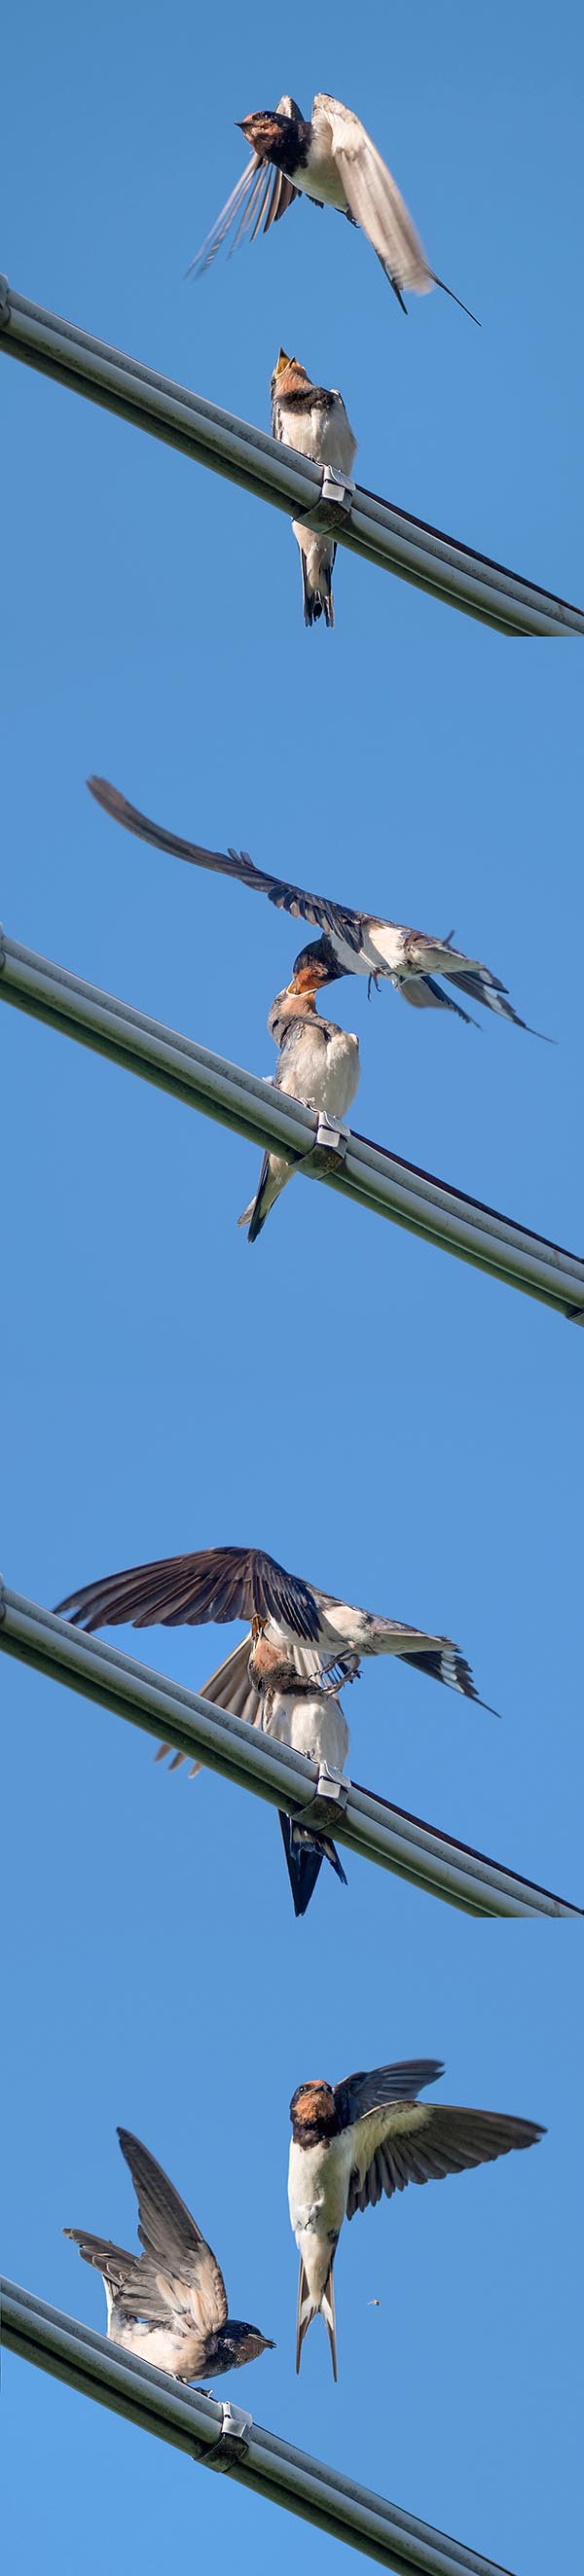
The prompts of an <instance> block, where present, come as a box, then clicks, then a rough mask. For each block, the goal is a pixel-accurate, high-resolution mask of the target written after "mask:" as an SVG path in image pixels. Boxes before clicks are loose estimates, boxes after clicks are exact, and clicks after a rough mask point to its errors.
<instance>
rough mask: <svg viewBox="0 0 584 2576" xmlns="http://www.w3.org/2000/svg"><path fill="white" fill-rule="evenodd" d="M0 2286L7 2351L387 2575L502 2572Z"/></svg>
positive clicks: (21, 2293) (23, 2293) (247, 2418)
mask: <svg viewBox="0 0 584 2576" xmlns="http://www.w3.org/2000/svg"><path fill="white" fill-rule="evenodd" d="M0 2294H1V2298H2V2340H3V2342H4V2344H5V2345H6V2348H7V2350H8V2351H9V2352H15V2353H18V2354H19V2356H20V2358H21V2359H22V2360H24V2361H29V2362H33V2363H34V2365H35V2366H36V2368H37V2369H39V2370H46V2371H49V2372H50V2374H51V2376H52V2377H53V2378H56V2379H62V2380H65V2381H66V2382H67V2384H68V2386H69V2387H70V2388H75V2389H78V2390H79V2391H80V2392H81V2393H82V2395H83V2396H85V2397H92V2398H93V2399H94V2400H96V2401H97V2404H98V2405H101V2406H108V2407H110V2408H111V2409H112V2410H113V2412H114V2413H115V2414H117V2415H125V2416H126V2417H128V2418H129V2420H130V2422H131V2423H134V2424H139V2425H140V2426H141V2428H142V2430H143V2431H145V2432H148V2433H154V2434H156V2435H157V2436H158V2439H159V2440H160V2441H162V2442H170V2443H171V2444H172V2445H173V2447H174V2449H175V2450H179V2451H187V2452H188V2453H190V2456H191V2457H192V2458H193V2459H194V2460H196V2461H198V2462H201V2463H203V2464H204V2465H205V2466H206V2467H207V2468H210V2469H214V2470H216V2471H217V2470H219V2471H223V2472H225V2471H226V2472H227V2473H228V2474H229V2475H230V2476H231V2477H233V2478H235V2479H237V2480H238V2481H239V2482H240V2483H241V2485H242V2486H247V2487H251V2488H252V2489H253V2490H254V2491H255V2493H256V2494H259V2495H264V2496H267V2497H268V2499H269V2501H270V2502H271V2503H272V2504H278V2505H282V2506H283V2507H284V2510H285V2512H288V2513H294V2514H298V2515H300V2517H301V2519H302V2520H303V2521H304V2522H311V2523H313V2524H315V2525H316V2528H317V2529H318V2530H320V2531H328V2532H330V2533H331V2535H332V2538H333V2539H334V2540H342V2541H345V2542H347V2543H348V2545H349V2547H350V2548H352V2549H359V2550H361V2551H362V2553H363V2555H364V2556H365V2557H366V2558H376V2559H377V2560H378V2562H379V2564H380V2566H382V2567H388V2568H391V2569H392V2570H393V2571H394V2576H508V2571H507V2570H505V2569H503V2568H501V2567H499V2566H495V2564H494V2562H493V2560H492V2559H488V2558H479V2557H478V2555H477V2552H476V2550H474V2549H466V2548H465V2547H464V2545H463V2544H462V2542H460V2541H458V2540H450V2539H449V2538H448V2537H447V2534H446V2533H445V2532H441V2531H434V2530H433V2529H432V2526H431V2524H430V2523H427V2522H419V2521H418V2519H417V2517H416V2516H415V2515H414V2514H409V2513H404V2512H403V2511H402V2510H401V2508H400V2506H399V2505H395V2504H389V2503H388V2502H387V2500H386V2498H385V2496H378V2495H374V2494H372V2492H371V2490H370V2488H368V2487H361V2486H357V2485H356V2484H355V2482H354V2480H353V2479H352V2478H345V2477H342V2476H341V2475H340V2472H339V2470H338V2469H329V2468H327V2467H326V2465H325V2463H324V2461H322V2460H314V2459H311V2457H310V2455H309V2453H307V2452H306V2451H297V2450H296V2448H295V2446H294V2444H293V2443H291V2442H284V2441H282V2440H281V2438H280V2435H279V2434H277V2433H267V2432H265V2431H264V2428H263V2426H262V2425H261V2424H255V2423H254V2420H253V2416H252V2415H249V2414H247V2413H246V2412H245V2411H244V2409H243V2408H241V2407H238V2406H229V2405H225V2404H221V2403H218V2402H217V2401H216V2400H214V2399H213V2398H210V2397H203V2396H202V2395H201V2394H200V2393H199V2391H198V2390H197V2389H191V2388H189V2389H187V2388H183V2387H181V2386H180V2384H179V2382H178V2381H177V2380H173V2379H169V2378H167V2377H166V2375H165V2373H164V2372H163V2371H161V2370H154V2369H153V2367H152V2364H151V2363H149V2362H143V2361H138V2360H136V2359H135V2356H134V2355H133V2354H132V2353H126V2352H123V2351H121V2350H120V2349H119V2348H118V2347H117V2346H116V2345H115V2344H113V2343H109V2342H107V2341H106V2338H105V2336H104V2335H98V2334H94V2333H93V2332H92V2330H91V2328H90V2327H88V2326H82V2325H80V2324H79V2323H78V2321H77V2319H76V2318H74V2317H67V2316H64V2315H63V2313H62V2310H61V2309H59V2308H52V2307H49V2306H48V2304H47V2302H46V2300H44V2299H36V2298H35V2297H34V2296H33V2294H32V2292H31V2291H30V2290H21V2289H19V2288H18V2287H17V2285H16V2283H15V2282H13V2281H7V2280H2V2281H0Z"/></svg>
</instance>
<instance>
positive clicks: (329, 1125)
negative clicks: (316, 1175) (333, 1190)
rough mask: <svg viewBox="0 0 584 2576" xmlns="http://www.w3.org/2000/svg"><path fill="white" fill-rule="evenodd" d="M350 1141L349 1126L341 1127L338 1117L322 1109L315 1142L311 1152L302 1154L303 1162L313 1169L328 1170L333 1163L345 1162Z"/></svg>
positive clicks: (318, 1170) (317, 1170)
mask: <svg viewBox="0 0 584 2576" xmlns="http://www.w3.org/2000/svg"><path fill="white" fill-rule="evenodd" d="M348 1143H349V1129H348V1127H340V1126H339V1122H338V1119H336V1118H328V1117H327V1113H326V1109H321V1110H320V1113H319V1119H318V1126H317V1130H316V1135H315V1139H314V1144H313V1145H312V1146H311V1149H310V1153H309V1154H306V1155H304V1154H303V1155H302V1162H303V1163H304V1165H305V1168H306V1166H307V1165H308V1167H309V1168H310V1170H311V1171H316V1172H326V1170H327V1168H328V1167H330V1164H331V1163H344V1161H345V1157H346V1153H347V1146H348Z"/></svg>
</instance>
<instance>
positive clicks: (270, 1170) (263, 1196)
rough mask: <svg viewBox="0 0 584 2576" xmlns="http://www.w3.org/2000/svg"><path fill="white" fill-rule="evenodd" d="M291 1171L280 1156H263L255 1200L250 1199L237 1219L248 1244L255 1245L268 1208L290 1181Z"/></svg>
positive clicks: (268, 1211) (289, 1166)
mask: <svg viewBox="0 0 584 2576" xmlns="http://www.w3.org/2000/svg"><path fill="white" fill-rule="evenodd" d="M291 1170H292V1166H291V1164H290V1163H284V1162H283V1160H282V1156H281V1154H264V1159H263V1163H262V1168H261V1172H260V1177H259V1181H258V1185H257V1190H256V1194H255V1199H250V1202H249V1207H246V1208H244V1209H243V1213H242V1215H241V1216H238V1219H237V1223H238V1225H246V1226H247V1240H248V1243H257V1239H258V1234H261V1231H262V1226H264V1225H265V1222H266V1217H267V1216H269V1213H270V1208H272V1207H273V1206H274V1204H275V1201H276V1199H277V1198H279V1196H280V1191H281V1190H285V1188H286V1182H287V1181H289V1180H290V1175H291Z"/></svg>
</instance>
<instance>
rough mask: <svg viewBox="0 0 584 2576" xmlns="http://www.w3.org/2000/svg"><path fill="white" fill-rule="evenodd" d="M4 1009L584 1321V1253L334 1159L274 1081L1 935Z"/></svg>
mask: <svg viewBox="0 0 584 2576" xmlns="http://www.w3.org/2000/svg"><path fill="white" fill-rule="evenodd" d="M0 1001H5V1002H10V1003H12V1004H14V1006H15V1007H16V1008H17V1009H19V1010H23V1011H26V1012H28V1013H30V1014H32V1016H33V1017H34V1018H37V1019H40V1020H44V1021H46V1022H48V1023H49V1024H50V1026H51V1027H53V1028H57V1029H59V1030H60V1031H61V1032H62V1033H63V1034H64V1035H66V1036H68V1037H74V1038H76V1039H78V1040H79V1041H80V1042H81V1044H83V1045H85V1046H89V1047H91V1048H94V1049H96V1050H97V1052H98V1054H101V1055H106V1056H109V1057H110V1058H112V1059H113V1061H114V1062H115V1063H117V1064H122V1065H124V1066H126V1067H127V1068H128V1069H129V1070H130V1071H132V1072H133V1073H137V1074H139V1075H141V1077H142V1078H143V1079H144V1080H145V1081H147V1082H153V1083H155V1084H157V1085H158V1087H159V1088H160V1089H162V1090H164V1091H170V1092H172V1094H173V1095H174V1098H175V1099H179V1100H182V1101H186V1102H188V1105H189V1107H190V1108H192V1109H198V1110H201V1111H203V1112H204V1114H205V1115H206V1116H207V1117H209V1118H214V1119H217V1120H218V1121H219V1123H220V1124H221V1125H223V1126H226V1127H231V1128H233V1129H235V1130H236V1132H237V1133H238V1134H239V1135H240V1136H245V1137H247V1138H249V1139H250V1140H251V1141H252V1142H254V1143H255V1144H258V1145H261V1146H262V1148H264V1149H265V1148H268V1149H269V1148H270V1147H275V1148H277V1149H278V1150H279V1151H280V1152H283V1153H284V1154H285V1155H286V1156H287V1158H288V1159H289V1161H290V1162H291V1163H293V1164H295V1165H296V1164H297V1166H298V1170H299V1171H301V1172H302V1173H303V1174H304V1176H305V1177H306V1178H307V1179H309V1180H317V1179H318V1180H325V1181H326V1182H327V1183H328V1184H329V1185H330V1187H331V1188H332V1189H337V1190H341V1191H342V1192H343V1193H344V1194H345V1195H346V1196H347V1197H348V1198H351V1199H354V1200H356V1201H358V1202H359V1203H360V1205H361V1206H364V1207H368V1208H370V1209H372V1210H373V1212H374V1213H375V1214H376V1215H378V1216H384V1217H388V1218H390V1219H391V1220H392V1222H393V1223H394V1224H396V1225H402V1226H405V1227H406V1228H407V1229H408V1230H410V1231H411V1232H413V1233H415V1234H420V1235H422V1236H424V1238H425V1240H426V1241H427V1242H430V1243H434V1244H438V1245H439V1246H441V1248H442V1250H444V1251H447V1252H451V1253H455V1254H456V1255H457V1256H458V1258H459V1260H461V1261H467V1262H470V1263H471V1264H472V1265H473V1266H474V1267H475V1268H477V1269H479V1270H486V1271H488V1272H490V1273H491V1275H492V1276H493V1277H495V1278H498V1279H502V1280H505V1281H506V1282H507V1284H508V1285H509V1286H511V1287H515V1288H520V1289H522V1290H523V1292H524V1294H525V1295H526V1296H529V1297H535V1298H537V1299H539V1300H540V1301H541V1302H542V1303H543V1304H544V1305H548V1306H552V1307H554V1308H555V1310H556V1313H559V1314H563V1315H565V1316H566V1317H567V1318H568V1320H569V1321H570V1322H571V1323H579V1324H582V1323H584V1260H582V1259H581V1258H580V1257H579V1255H577V1254H576V1253H571V1252H568V1251H565V1250H564V1249H563V1248H562V1246H561V1245H560V1244H555V1243H551V1242H548V1241H547V1240H546V1239H545V1237H544V1236H541V1235H537V1234H534V1233H532V1232H531V1231H529V1230H528V1228H526V1227H524V1226H520V1225H517V1224H516V1223H515V1221H514V1220H513V1218H510V1217H504V1216H501V1215H499V1214H498V1212H497V1210H496V1209H494V1208H488V1207H484V1206H482V1205H481V1202H480V1201H479V1200H475V1199H471V1198H470V1197H468V1195H467V1194H466V1192H465V1191H463V1190H456V1189H454V1188H452V1187H451V1186H450V1185H449V1183H448V1182H445V1181H440V1180H438V1179H436V1178H434V1176H433V1175H432V1174H431V1173H429V1172H422V1171H419V1170H418V1169H417V1168H416V1166H415V1164H412V1163H406V1162H405V1161H403V1159H402V1158H401V1156H399V1155H397V1154H393V1153H390V1152H389V1151H388V1150H387V1149H386V1148H385V1147H384V1146H382V1145H375V1144H372V1143H371V1142H370V1141H369V1139H368V1138H367V1137H364V1136H359V1135H357V1134H355V1133H354V1132H351V1131H347V1137H346V1141H343V1139H342V1138H341V1144H340V1147H339V1150H338V1151H337V1150H335V1149H334V1145H333V1141H332V1139H330V1138H329V1140H328V1141H327V1139H326V1136H323V1134H322V1131H319V1129H318V1122H317V1120H316V1117H315V1114H314V1113H313V1112H312V1111H311V1110H309V1109H305V1108H304V1107H303V1106H302V1103H301V1102H300V1101H298V1100H293V1099H291V1098H290V1097H288V1095H285V1094H284V1093H283V1092H279V1091H276V1089H275V1088H274V1084H273V1083H271V1082H265V1081H262V1079H261V1078H260V1076H259V1075H258V1074H252V1073H248V1072H246V1071H245V1070H244V1069H243V1068H242V1067H241V1066H239V1065H233V1064H229V1063H228V1061H227V1059H226V1058H225V1057H223V1056H218V1055H213V1054H211V1053H210V1051H209V1049H208V1048H206V1047H201V1046H197V1045H196V1043H195V1041H194V1039H192V1038H185V1037H181V1036H180V1035H179V1034H178V1033H177V1031H176V1030H174V1029H167V1028H165V1027H164V1026H163V1024H162V1023H161V1022H160V1021H158V1020H152V1019H149V1018H148V1017H147V1015H146V1014H145V1013H144V1012H142V1011H137V1010H134V1009H132V1008H131V1007H130V1005H129V1004H128V1003H124V1002H120V1001H117V1000H116V999H115V997H114V995H113V994H111V993H102V992H100V990H99V988H98V987H97V986H96V985H95V984H87V983H85V982H84V981H83V979H82V978H81V977H80V976H78V975H72V974H70V973H69V971H68V969H67V968H66V967H64V966H56V965H54V964H52V962H51V960H50V959H49V958H47V957H41V956H38V955H37V953H36V951H35V950H34V949H30V948H24V947H22V946H21V945H20V943H19V942H18V941H17V940H13V939H9V938H8V937H7V935H6V934H5V933H3V932H2V930H1V929H0ZM317 1139H318V1142H317ZM315 1149H316V1150H315ZM260 1258H261V1255H260Z"/></svg>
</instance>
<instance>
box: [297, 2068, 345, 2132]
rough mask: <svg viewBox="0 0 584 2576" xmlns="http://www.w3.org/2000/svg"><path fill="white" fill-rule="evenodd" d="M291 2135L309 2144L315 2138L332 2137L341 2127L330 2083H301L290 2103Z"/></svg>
mask: <svg viewBox="0 0 584 2576" xmlns="http://www.w3.org/2000/svg"><path fill="white" fill-rule="evenodd" d="M290 2118H291V2121H292V2135H293V2137H294V2139H295V2141H296V2144H297V2146H310V2145H312V2144H313V2142H314V2140H315V2139H316V2138H332V2137H334V2136H335V2135H336V2132H337V2130H338V2127H339V2115H338V2111H337V2106H336V2102H335V2097H334V2093H333V2091H332V2088H331V2085H330V2084H322V2083H316V2084H298V2085H297V2088H296V2092H295V2093H293V2095H292V2100H291V2103H290Z"/></svg>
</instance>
